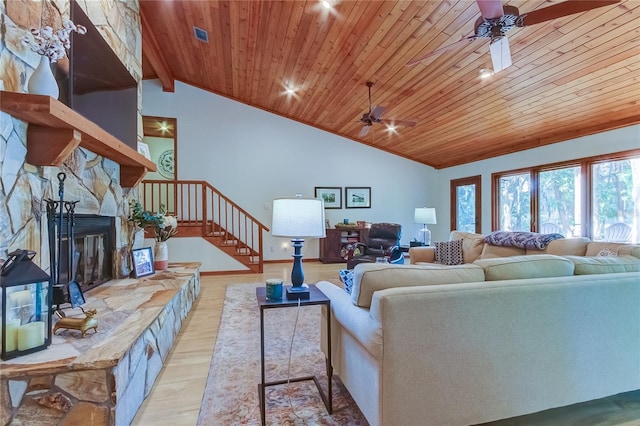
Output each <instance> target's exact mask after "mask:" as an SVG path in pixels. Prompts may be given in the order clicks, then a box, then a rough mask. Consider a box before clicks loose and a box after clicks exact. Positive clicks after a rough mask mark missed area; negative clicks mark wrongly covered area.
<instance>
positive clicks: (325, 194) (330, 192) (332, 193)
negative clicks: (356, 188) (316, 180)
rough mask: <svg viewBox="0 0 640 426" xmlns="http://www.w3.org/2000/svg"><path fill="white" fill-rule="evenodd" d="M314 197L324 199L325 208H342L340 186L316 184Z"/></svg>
mask: <svg viewBox="0 0 640 426" xmlns="http://www.w3.org/2000/svg"><path fill="white" fill-rule="evenodd" d="M315 197H316V198H321V199H322V200H323V201H324V208H325V209H341V208H342V188H340V187H339V186H335V187H332V186H316V187H315Z"/></svg>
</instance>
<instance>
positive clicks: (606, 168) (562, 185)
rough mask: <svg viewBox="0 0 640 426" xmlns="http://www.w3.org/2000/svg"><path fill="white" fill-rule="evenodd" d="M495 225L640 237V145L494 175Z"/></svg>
mask: <svg viewBox="0 0 640 426" xmlns="http://www.w3.org/2000/svg"><path fill="white" fill-rule="evenodd" d="M492 193H493V212H492V229H493V230H503V231H534V232H542V233H560V234H562V235H564V236H566V237H579V236H585V237H589V238H591V239H592V240H604V241H618V242H635V243H638V242H640V232H639V229H640V223H639V221H640V150H632V151H626V152H621V153H617V154H611V155H604V156H599V157H590V158H583V159H579V160H574V161H567V162H564V163H555V164H547V165H542V166H536V167H532V168H528V169H520V170H514V171H508V172H500V173H494V174H493V175H492Z"/></svg>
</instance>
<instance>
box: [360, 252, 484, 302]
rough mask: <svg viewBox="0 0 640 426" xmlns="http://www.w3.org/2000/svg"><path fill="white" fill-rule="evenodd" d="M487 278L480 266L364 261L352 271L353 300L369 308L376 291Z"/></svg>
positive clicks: (475, 280)
mask: <svg viewBox="0 0 640 426" xmlns="http://www.w3.org/2000/svg"><path fill="white" fill-rule="evenodd" d="M477 281H484V272H483V270H482V268H481V267H479V266H477V265H473V264H470V265H454V266H447V265H439V264H428V265H393V264H381V263H361V264H359V265H357V266H356V267H355V269H354V270H353V287H352V288H351V301H352V302H353V304H354V305H357V306H361V307H365V308H368V307H369V306H371V298H372V297H373V293H375V292H376V291H378V290H384V289H387V288H394V287H410V286H421V285H432V284H457V283H467V282H477Z"/></svg>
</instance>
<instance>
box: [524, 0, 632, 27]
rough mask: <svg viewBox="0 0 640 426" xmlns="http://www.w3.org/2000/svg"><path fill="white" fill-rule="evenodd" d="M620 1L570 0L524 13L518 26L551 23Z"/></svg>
mask: <svg viewBox="0 0 640 426" xmlns="http://www.w3.org/2000/svg"><path fill="white" fill-rule="evenodd" d="M620 1H621V0H568V1H565V2H562V3H557V4H554V5H551V6H547V7H543V8H542V9H538V10H534V11H533V12H529V13H523V14H522V15H520V16H519V17H518V19H517V20H516V26H517V27H526V26H529V25H535V24H539V23H541V22H546V21H551V20H552V19H556V18H562V17H563V16H568V15H573V14H574V13H580V12H586V11H588V10H591V9H597V8H599V7H603V6H609V5H612V4H616V3H620Z"/></svg>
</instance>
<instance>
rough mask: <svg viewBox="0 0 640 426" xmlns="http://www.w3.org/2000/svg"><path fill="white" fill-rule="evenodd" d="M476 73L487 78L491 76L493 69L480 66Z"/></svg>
mask: <svg viewBox="0 0 640 426" xmlns="http://www.w3.org/2000/svg"><path fill="white" fill-rule="evenodd" d="M478 75H479V76H480V78H489V77H492V76H493V70H492V69H491V68H482V69H481V70H480V71H479V72H478Z"/></svg>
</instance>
